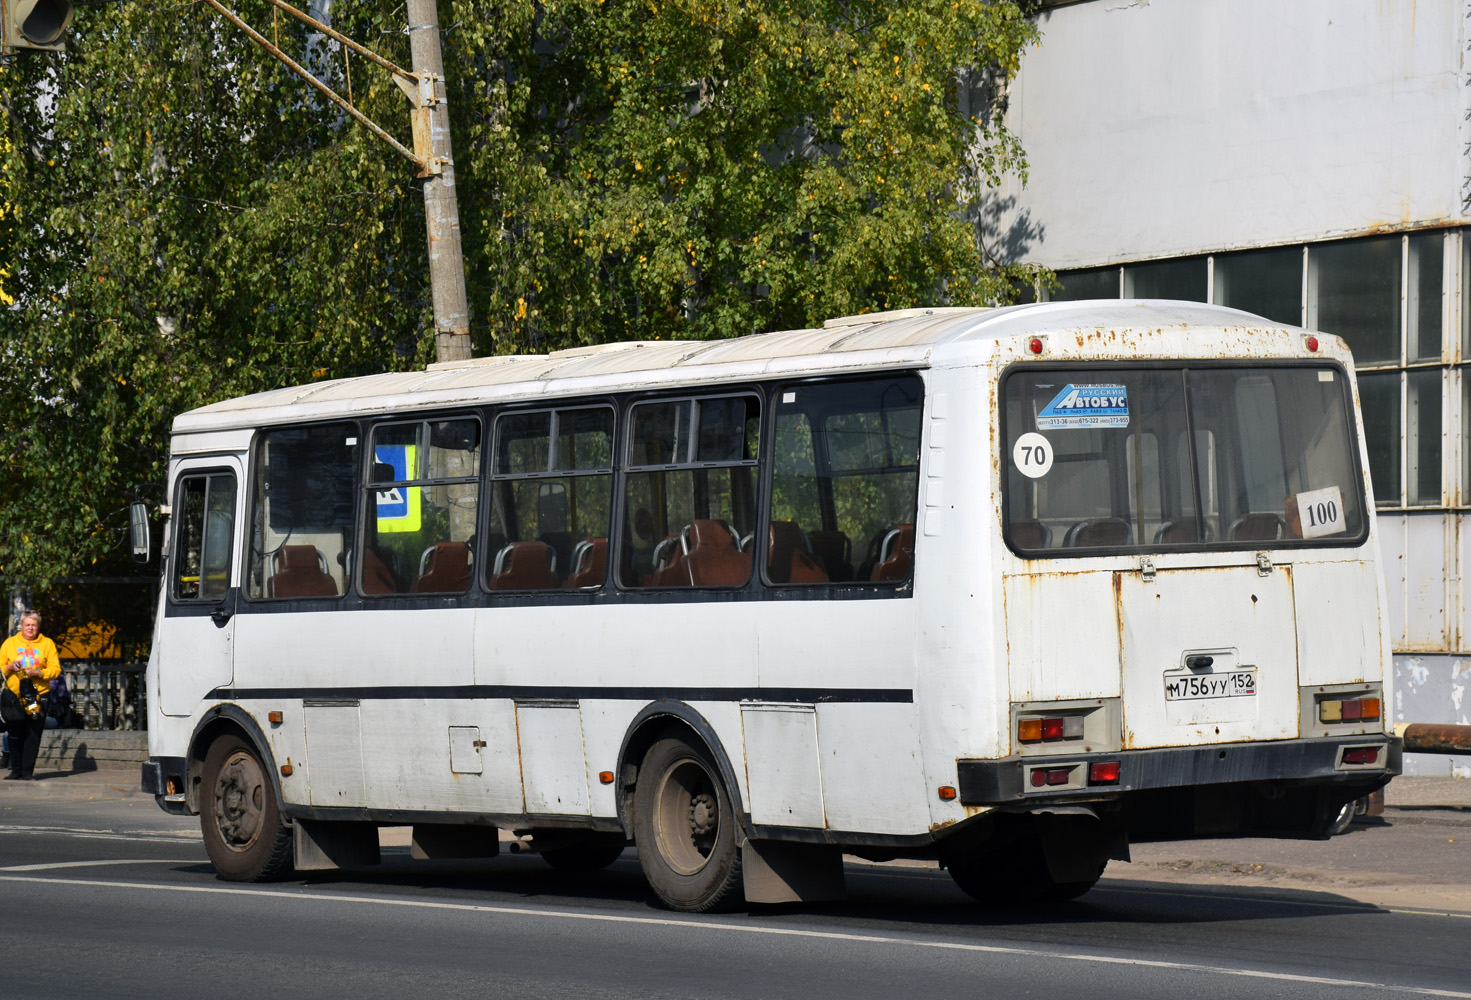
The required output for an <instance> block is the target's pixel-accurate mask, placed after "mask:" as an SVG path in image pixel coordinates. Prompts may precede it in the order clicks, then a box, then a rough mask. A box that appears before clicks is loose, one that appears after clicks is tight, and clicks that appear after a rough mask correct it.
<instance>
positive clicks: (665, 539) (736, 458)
mask: <svg viewBox="0 0 1471 1000" xmlns="http://www.w3.org/2000/svg"><path fill="white" fill-rule="evenodd" d="M760 422H761V408H760V403H759V401H758V400H757V398H756V397H755V396H751V395H745V394H741V395H726V396H705V397H698V398H691V399H678V400H660V401H657V402H649V403H638V404H635V405H634V406H633V408H632V411H631V420H630V431H629V441H628V446H627V455H628V462H629V466H630V470H629V472H628V475H627V477H626V480H625V482H626V483H627V488H626V492H625V497H624V504H625V521H624V524H623V526H622V530H623V538H622V545H621V552H622V565H621V566H620V567H619V581H620V582H621V583H622V584H623V585H624V586H626V587H735V586H741V585H743V584H745V583H746V582H747V581H748V580H749V579H750V576H751V549H752V542H753V540H754V537H755V530H756V511H755V502H756V459H757V455H758V453H759V444H760V442H759V431H760Z"/></svg>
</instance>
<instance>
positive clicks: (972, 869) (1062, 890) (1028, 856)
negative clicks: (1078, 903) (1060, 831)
mask: <svg viewBox="0 0 1471 1000" xmlns="http://www.w3.org/2000/svg"><path fill="white" fill-rule="evenodd" d="M1107 866H1108V861H1107V860H1104V861H1101V862H1100V863H1099V865H1098V874H1096V875H1094V876H1093V877H1092V878H1089V879H1083V880H1082V881H1076V882H1057V881H1054V880H1053V878H1052V875H1051V873H1050V872H1049V871H1048V870H1047V859H1046V858H1045V857H1044V856H1043V853H1042V845H1041V842H1040V841H1037V840H1030V839H1029V840H1026V841H1023V842H1020V843H1017V844H1013V845H1011V846H1010V847H1009V848H1007V849H1006V850H1003V851H999V852H995V853H989V854H982V855H979V856H976V855H966V856H962V857H955V858H950V859H948V860H947V863H946V868H947V869H949V871H950V878H951V879H953V880H954V882H955V884H956V885H957V886H959V888H960V890H961V891H962V892H964V893H965V894H966V895H967V896H969V897H970V898H971V899H974V900H975V901H976V902H978V903H981V904H983V905H986V906H997V907H1000V906H1026V905H1030V904H1033V903H1065V902H1067V901H1068V900H1070V899H1077V898H1078V897H1079V896H1081V895H1083V894H1084V893H1085V892H1087V891H1088V890H1089V889H1092V888H1093V887H1094V886H1095V885H1097V884H1098V880H1099V879H1100V878H1102V877H1103V870H1104V868H1106V867H1107Z"/></svg>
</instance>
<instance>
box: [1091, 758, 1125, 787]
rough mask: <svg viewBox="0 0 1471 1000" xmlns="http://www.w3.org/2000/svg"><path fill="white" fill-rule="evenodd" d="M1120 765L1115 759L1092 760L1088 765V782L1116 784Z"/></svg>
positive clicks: (1092, 783) (1093, 783)
mask: <svg viewBox="0 0 1471 1000" xmlns="http://www.w3.org/2000/svg"><path fill="white" fill-rule="evenodd" d="M1120 766H1121V765H1120V762H1119V761H1116V760H1096V761H1094V762H1093V763H1091V764H1089V765H1088V784H1090V785H1117V784H1118V783H1119V770H1120Z"/></svg>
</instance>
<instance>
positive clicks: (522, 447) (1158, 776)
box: [143, 301, 1400, 910]
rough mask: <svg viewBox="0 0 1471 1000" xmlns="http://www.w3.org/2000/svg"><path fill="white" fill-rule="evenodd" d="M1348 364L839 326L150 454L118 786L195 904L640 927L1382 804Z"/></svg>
mask: <svg viewBox="0 0 1471 1000" xmlns="http://www.w3.org/2000/svg"><path fill="white" fill-rule="evenodd" d="M1357 412H1358V409H1357V398H1356V389H1355V383H1354V376H1353V366H1352V363H1351V359H1350V356H1349V353H1348V351H1347V350H1346V349H1345V348H1344V346H1343V344H1342V342H1341V341H1339V340H1338V339H1337V338H1335V337H1332V336H1328V335H1324V334H1313V333H1310V332H1307V331H1304V330H1300V329H1296V328H1288V327H1282V326H1279V325H1276V324H1273V323H1270V322H1268V321H1266V320H1263V319H1260V318H1258V317H1254V316H1251V315H1249V314H1246V313H1242V312H1238V311H1235V310H1231V309H1224V308H1220V307H1213V306H1204V305H1193V304H1187V303H1178V302H1162V301H1156V302H1149V301H1128V302H1119V301H1113V302H1081V303H1053V304H1042V305H1029V306H1018V307H1012V308H1003V309H990V310H987V309H921V310H911V311H905V312H894V313H882V314H874V315H864V316H855V317H851V318H846V319H837V320H832V321H830V322H828V323H827V324H826V325H825V326H824V327H823V328H822V329H819V330H800V331H792V332H784V333H771V334H763V335H758V336H750V337H744V338H740V339H736V340H728V341H717V342H698V343H696V342H660V343H624V344H610V345H606V346H600V347H589V348H580V349H576V350H568V351H559V352H556V353H553V354H550V355H545V356H517V357H493V358H481V359H476V360H473V361H466V362H457V363H449V364H439V365H432V366H430V367H429V369H428V370H426V371H423V372H412V373H396V374H384V375H376V376H369V377H364V378H356V379H346V380H342V381H333V382H323V383H318V384H314V385H307V386H299V387H295V388H289V389H281V390H277V391H273V392H265V393H261V394H258V395H254V396H248V397H245V398H241V399H232V400H227V401H224V402H220V403H215V404H213V405H211V406H206V407H203V408H200V409H197V410H193V411H191V412H189V413H185V414H183V415H182V416H180V417H178V418H177V420H176V421H175V423H174V433H173V440H172V455H171V460H170V465H169V480H168V497H169V499H170V507H171V520H170V522H169V524H168V526H167V529H166V531H165V546H164V555H163V587H162V591H163V593H162V597H161V602H160V606H159V612H158V626H157V632H156V637H155V642H154V646H153V655H152V657H151V659H150V662H149V668H148V670H149V673H148V688H149V692H150V700H149V750H150V759H149V761H148V762H147V763H146V764H145V765H144V770H143V777H144V784H145V788H146V789H148V790H150V791H152V792H153V793H154V794H155V795H156V796H157V798H158V801H159V803H160V805H162V806H163V807H164V808H165V809H167V810H169V811H171V812H178V813H197V814H199V815H200V816H201V820H202V826H203V831H204V839H205V843H206V846H207V848H208V851H209V855H210V858H211V859H212V861H213V863H214V865H215V867H216V868H217V869H218V871H219V873H220V874H221V876H223V877H224V878H227V879H236V880H261V879H269V878H275V877H281V876H283V875H285V874H287V873H289V872H290V871H291V870H292V868H293V866H294V867H295V868H296V869H298V870H310V869H314V868H323V867H330V866H333V865H356V864H367V863H373V862H375V861H377V860H378V859H379V851H378V844H379V839H378V832H379V827H383V826H412V827H413V850H414V854H415V855H416V856H424V857H480V856H488V855H492V854H494V853H495V852H496V850H497V844H498V832H499V831H510V832H513V833H515V834H516V835H518V836H519V837H521V838H522V840H521V841H520V843H522V844H529V846H530V847H531V848H533V849H535V850H538V851H540V852H541V853H542V855H543V856H544V858H545V859H546V861H547V862H549V863H550V864H552V865H554V866H558V867H562V868H567V869H584V870H590V869H593V868H597V867H601V866H603V865H606V864H608V863H610V862H611V861H612V860H613V859H614V858H616V857H617V856H618V855H619V853H620V852H621V851H622V850H623V849H624V847H625V846H627V844H628V843H629V842H632V843H634V844H635V845H636V846H637V848H638V857H639V861H640V863H641V865H642V867H643V870H644V872H645V874H646V877H647V879H648V881H649V883H650V885H651V886H652V888H653V891H654V893H655V894H656V895H657V896H658V898H659V899H660V900H661V901H662V902H663V903H664V904H666V905H667V906H670V907H673V908H675V909H681V910H706V909H713V908H717V907H728V906H731V905H735V904H737V903H738V902H739V901H740V899H741V898H742V896H743V895H744V898H745V899H746V900H748V901H750V902H772V901H783V900H797V899H800V900H814V899H829V898H835V897H837V896H839V895H841V893H842V889H843V884H842V879H843V865H842V856H843V854H844V853H849V854H854V855H858V856H861V857H864V858H868V859H873V860H885V859H894V858H901V857H902V858H929V859H936V860H938V861H939V862H940V863H941V864H943V865H944V866H945V867H946V868H948V870H949V871H950V872H951V874H952V875H953V877H954V879H955V881H956V883H957V884H958V885H959V886H960V887H961V888H962V889H964V890H965V891H966V892H967V893H969V894H971V895H972V896H975V897H976V898H978V899H981V900H987V901H995V902H1003V903H1004V902H1011V901H1024V900H1039V899H1040V900H1049V899H1050V900H1057V899H1067V898H1071V897H1074V896H1077V895H1079V894H1081V893H1083V892H1086V891H1087V890H1088V889H1089V888H1090V887H1091V886H1092V885H1093V884H1094V883H1095V882H1096V881H1097V879H1098V878H1099V876H1100V875H1101V873H1102V871H1103V869H1104V866H1105V865H1106V864H1107V862H1108V861H1109V859H1127V857H1128V848H1129V843H1130V842H1131V841H1139V840H1145V839H1169V838H1176V839H1178V838H1185V837H1201V836H1211V835H1217V834H1220V835H1226V834H1238V833H1244V832H1255V833H1267V834H1280V835H1288V836H1294V835H1295V836H1303V835H1309V836H1311V835H1318V834H1321V833H1322V832H1323V831H1324V829H1325V828H1326V825H1327V824H1328V822H1329V821H1330V820H1331V818H1332V817H1333V816H1335V815H1336V814H1337V813H1338V812H1339V810H1340V807H1341V806H1342V805H1343V804H1344V803H1346V802H1348V801H1350V800H1352V799H1354V798H1357V797H1359V796H1361V795H1363V794H1365V793H1367V792H1369V791H1371V790H1373V789H1375V788H1377V787H1379V786H1381V785H1382V784H1384V783H1385V782H1386V781H1387V780H1388V779H1389V777H1390V776H1391V775H1393V774H1395V773H1397V771H1398V768H1399V761H1400V748H1399V745H1398V743H1397V742H1396V741H1395V740H1394V738H1393V737H1392V736H1389V735H1387V733H1386V725H1385V715H1386V713H1385V711H1384V705H1383V700H1382V699H1383V683H1384V667H1385V664H1386V663H1387V662H1389V648H1388V645H1387V642H1386V638H1385V630H1384V628H1383V622H1384V620H1385V598H1384V588H1383V585H1382V583H1381V581H1380V573H1379V566H1378V542H1377V538H1376V535H1375V531H1374V522H1373V517H1372V512H1373V497H1372V495H1371V492H1370V484H1369V479H1368V476H1367V473H1366V467H1367V466H1366V461H1365V450H1364V444H1363V438H1362V435H1361V433H1360V430H1359V425H1358V420H1357V416H1356V415H1357Z"/></svg>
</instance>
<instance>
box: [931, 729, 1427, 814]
mask: <svg viewBox="0 0 1471 1000" xmlns="http://www.w3.org/2000/svg"><path fill="white" fill-rule="evenodd" d="M1374 748H1377V750H1378V752H1377V754H1374V755H1373V756H1374V759H1373V761H1372V762H1370V763H1355V762H1353V761H1354V758H1355V756H1359V757H1362V756H1365V754H1358V755H1354V754H1349V759H1348V760H1347V761H1346V760H1345V752H1346V751H1364V750H1369V749H1374ZM1402 758H1403V742H1402V741H1401V740H1400V739H1398V738H1396V737H1393V736H1385V735H1379V734H1373V735H1359V736H1342V737H1335V738H1331V739H1308V740H1274V741H1271V742H1264V743H1227V744H1221V743H1218V744H1214V745H1209V746H1198V747H1166V748H1161V749H1155V750H1114V751H1109V752H1105V753H1090V754H1076V755H1073V754H1068V755H1061V754H1040V755H1028V756H1026V757H1017V756H1013V757H1003V758H1001V759H999V760H962V761H959V762H958V765H957V766H958V771H959V773H958V775H957V778H958V786H959V787H958V792H959V796H958V797H959V799H960V802H961V804H962V805H967V806H1000V805H1014V804H1025V805H1030V804H1032V803H1034V802H1035V803H1042V802H1065V801H1069V800H1078V799H1083V800H1091V801H1097V800H1099V799H1110V798H1114V797H1115V796H1116V795H1119V794H1121V793H1129V792H1141V791H1149V790H1154V789H1170V788H1190V787H1200V786H1207V785H1231V784H1244V783H1260V782H1278V783H1283V784H1288V785H1323V784H1329V785H1333V784H1341V785H1345V786H1353V787H1355V788H1358V787H1363V788H1365V789H1366V790H1372V788H1377V787H1379V786H1381V785H1383V784H1384V783H1385V782H1387V781H1388V780H1389V779H1390V778H1391V777H1393V776H1395V775H1397V774H1399V773H1400V771H1401V770H1402V769H1403V764H1402ZM1115 763H1116V764H1117V778H1116V779H1114V780H1095V779H1096V778H1098V777H1107V776H1108V774H1109V773H1110V770H1111V769H1110V768H1106V767H1104V768H1095V766H1094V765H1109V764H1115Z"/></svg>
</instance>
